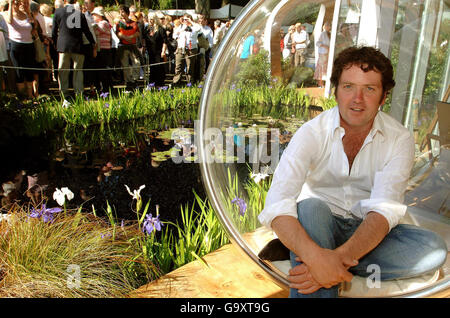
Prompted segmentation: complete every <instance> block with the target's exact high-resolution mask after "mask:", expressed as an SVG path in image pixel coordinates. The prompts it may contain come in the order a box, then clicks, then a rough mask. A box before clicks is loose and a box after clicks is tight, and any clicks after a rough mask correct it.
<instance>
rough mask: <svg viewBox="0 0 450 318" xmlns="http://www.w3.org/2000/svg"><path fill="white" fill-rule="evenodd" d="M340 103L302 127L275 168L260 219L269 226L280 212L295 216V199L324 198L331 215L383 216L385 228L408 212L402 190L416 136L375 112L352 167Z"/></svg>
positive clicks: (387, 117) (409, 168)
mask: <svg viewBox="0 0 450 318" xmlns="http://www.w3.org/2000/svg"><path fill="white" fill-rule="evenodd" d="M344 135H345V130H344V128H342V127H340V116H339V109H338V107H337V106H336V107H334V108H333V109H331V110H328V111H325V112H323V113H322V114H321V115H319V116H317V117H316V118H314V119H313V120H311V121H309V122H307V123H305V124H304V125H303V126H301V127H300V128H299V129H298V130H297V132H296V133H295V134H294V136H293V138H292V139H291V141H290V143H289V145H288V147H287V148H286V150H285V151H284V153H283V155H282V157H281V159H280V162H279V164H278V166H277V169H276V170H275V173H274V176H273V180H272V185H271V187H270V189H269V192H268V193H267V196H266V202H265V207H264V210H263V211H262V212H261V213H260V215H259V217H258V219H259V221H260V222H261V224H263V225H265V226H266V227H268V228H269V229H270V228H271V223H272V220H273V219H274V218H275V217H277V216H280V215H290V216H293V217H295V218H298V216H297V202H299V201H301V200H303V199H306V198H319V199H321V200H323V201H325V202H326V203H327V204H328V206H329V207H330V209H331V211H332V212H333V213H334V214H337V215H341V216H343V217H345V218H348V217H356V218H360V219H364V218H365V216H366V215H367V213H368V212H370V211H374V212H378V213H380V214H381V215H383V216H384V217H385V218H386V219H387V221H388V223H389V230H391V229H392V228H393V227H394V226H396V225H397V224H398V221H399V220H400V219H401V218H402V217H403V215H404V214H405V212H406V205H404V204H403V200H404V193H405V190H406V186H407V182H408V179H409V176H410V172H411V169H412V166H413V163H414V138H413V136H412V134H411V133H410V132H409V130H407V129H406V128H405V127H403V126H402V125H401V124H400V123H399V122H397V121H396V120H395V119H394V118H392V117H390V116H389V115H387V114H386V113H383V112H381V111H380V112H378V114H377V116H376V117H375V121H374V123H373V127H372V129H371V131H370V132H369V134H368V136H367V137H366V139H365V141H364V143H363V146H362V147H361V149H360V151H359V153H358V154H357V156H356V157H355V159H354V162H353V165H352V167H351V170H350V169H349V163H348V159H347V155H346V154H345V152H344V147H343V144H342V138H343V137H344Z"/></svg>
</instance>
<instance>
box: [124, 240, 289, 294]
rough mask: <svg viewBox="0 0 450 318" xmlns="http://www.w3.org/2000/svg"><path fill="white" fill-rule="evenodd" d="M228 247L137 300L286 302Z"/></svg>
mask: <svg viewBox="0 0 450 318" xmlns="http://www.w3.org/2000/svg"><path fill="white" fill-rule="evenodd" d="M237 249H238V247H235V246H234V245H232V244H227V245H225V246H223V247H222V248H220V249H218V250H217V251H215V252H212V253H210V254H208V255H206V256H204V257H203V260H204V261H205V263H206V264H205V263H203V262H201V261H198V260H197V261H194V262H191V263H189V264H187V265H184V266H182V267H180V268H178V269H176V270H174V271H173V272H171V273H169V274H167V275H165V276H163V277H161V278H160V279H158V280H156V281H153V282H151V283H149V284H147V285H144V286H142V287H140V288H139V289H137V290H135V291H134V292H133V293H132V294H131V295H130V297H137V298H153V297H155V298H287V297H288V295H289V290H288V289H287V287H286V288H282V287H280V286H278V285H277V284H275V283H274V282H273V280H272V279H271V278H270V275H269V274H267V273H266V272H265V271H264V270H263V269H261V268H260V267H259V266H258V265H257V264H255V263H254V262H252V261H251V260H250V258H249V257H247V256H245V255H243V252H241V251H239V250H237Z"/></svg>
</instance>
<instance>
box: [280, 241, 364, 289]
mask: <svg viewBox="0 0 450 318" xmlns="http://www.w3.org/2000/svg"><path fill="white" fill-rule="evenodd" d="M296 260H297V261H299V262H300V261H302V260H300V259H299V258H296ZM357 264H358V261H356V260H351V259H350V258H348V257H347V256H345V255H343V254H341V253H339V252H338V251H337V250H329V249H324V248H319V249H317V250H316V251H315V252H314V253H313V254H312V255H310V257H309V258H308V260H307V261H305V262H304V263H303V264H300V265H298V266H296V267H294V268H292V269H291V270H290V271H289V277H288V279H289V281H290V282H291V285H290V287H291V288H297V289H298V290H299V292H300V293H302V294H309V293H313V292H315V291H317V290H318V289H319V288H321V287H325V288H330V287H332V286H335V285H337V284H339V283H340V282H343V281H347V282H350V281H351V280H352V278H353V275H352V274H351V273H350V272H349V271H348V268H349V267H352V266H355V265H357Z"/></svg>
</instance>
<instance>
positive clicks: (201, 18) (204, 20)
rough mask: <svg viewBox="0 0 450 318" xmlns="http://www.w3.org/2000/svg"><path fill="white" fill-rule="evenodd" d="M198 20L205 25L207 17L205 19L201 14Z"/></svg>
mask: <svg viewBox="0 0 450 318" xmlns="http://www.w3.org/2000/svg"><path fill="white" fill-rule="evenodd" d="M198 22H199V23H200V24H201V25H203V26H205V25H206V22H207V21H206V19H205V18H204V17H202V16H199V17H198Z"/></svg>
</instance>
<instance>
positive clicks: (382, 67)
mask: <svg viewBox="0 0 450 318" xmlns="http://www.w3.org/2000/svg"><path fill="white" fill-rule="evenodd" d="M353 65H358V66H360V67H361V70H363V71H364V72H368V71H372V70H373V71H376V72H379V73H380V74H381V82H382V85H383V96H384V95H385V94H387V93H389V91H390V90H391V89H392V88H393V87H394V86H395V81H394V78H393V77H394V70H393V68H392V64H391V61H390V60H389V59H388V58H387V57H386V56H385V55H384V54H383V53H381V52H380V50H378V49H375V48H373V47H370V46H362V47H355V46H352V47H349V48H346V49H345V50H343V51H342V52H341V53H339V55H338V56H337V57H336V59H335V60H334V64H333V72H332V74H331V78H330V80H331V83H332V84H333V86H334V87H335V92H334V94H335V95H336V94H337V87H338V84H339V79H340V78H341V74H342V71H343V70H345V69H347V68H350V67H352V66H353Z"/></svg>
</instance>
